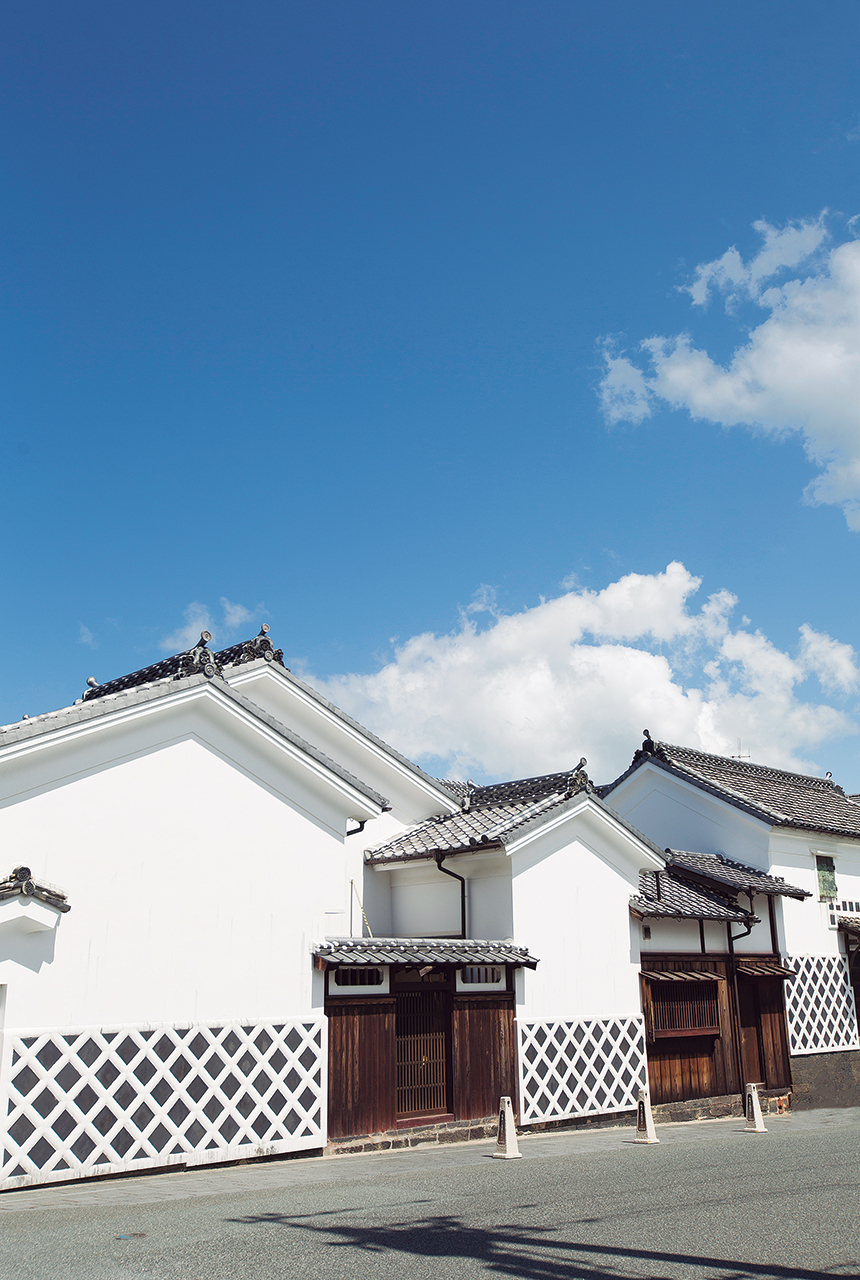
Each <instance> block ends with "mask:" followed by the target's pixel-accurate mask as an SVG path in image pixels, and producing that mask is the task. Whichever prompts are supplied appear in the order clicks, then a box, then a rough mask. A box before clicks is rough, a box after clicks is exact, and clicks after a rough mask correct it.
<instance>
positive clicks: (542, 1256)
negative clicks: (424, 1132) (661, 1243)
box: [228, 1210, 858, 1280]
mask: <svg viewBox="0 0 860 1280" xmlns="http://www.w3.org/2000/svg"><path fill="white" fill-rule="evenodd" d="M342 1212H343V1211H342V1210H327V1211H324V1212H322V1213H319V1214H301V1215H296V1216H293V1215H290V1214H284V1213H260V1214H247V1215H246V1216H244V1217H241V1218H230V1219H228V1221H230V1222H234V1223H239V1224H243V1225H254V1226H276V1227H277V1226H279V1227H285V1228H288V1229H290V1230H293V1231H301V1232H307V1233H310V1234H314V1235H317V1236H319V1237H328V1238H327V1240H326V1241H325V1243H326V1244H328V1246H329V1247H330V1248H333V1249H343V1248H348V1249H356V1250H358V1251H359V1252H363V1253H376V1254H381V1253H400V1254H402V1255H405V1256H411V1257H413V1258H416V1259H418V1258H451V1259H459V1260H461V1261H464V1262H465V1261H469V1260H471V1261H473V1262H476V1263H481V1264H483V1266H484V1267H485V1269H486V1270H487V1271H491V1272H495V1273H497V1274H499V1275H509V1276H515V1277H517V1280H600V1277H627V1278H628V1280H629V1278H630V1277H631V1276H635V1277H636V1280H677V1277H678V1275H679V1273H683V1272H684V1271H696V1272H701V1273H704V1274H706V1275H707V1276H709V1277H711V1276H713V1277H714V1278H715V1280H821V1277H822V1276H823V1275H845V1276H856V1275H858V1270H857V1267H856V1264H855V1263H853V1262H852V1263H851V1264H848V1263H846V1264H840V1265H837V1266H834V1267H830V1268H825V1269H824V1270H822V1269H820V1268H816V1269H814V1270H812V1269H809V1268H804V1267H792V1266H782V1265H778V1264H776V1263H759V1262H741V1261H737V1260H733V1259H729V1258H714V1257H710V1256H706V1255H699V1254H688V1253H674V1252H671V1251H665V1252H664V1251H656V1250H651V1249H636V1248H630V1247H624V1246H617V1245H610V1244H605V1245H597V1244H585V1243H583V1242H582V1241H578V1240H559V1239H558V1238H557V1235H558V1231H557V1228H554V1227H534V1226H528V1227H526V1226H523V1225H518V1224H513V1223H510V1224H494V1225H493V1226H492V1227H478V1226H469V1225H468V1224H466V1223H465V1222H463V1220H462V1219H460V1218H458V1217H455V1216H453V1215H437V1216H433V1217H427V1218H421V1219H418V1220H414V1219H413V1220H412V1221H409V1222H393V1223H386V1224H379V1225H352V1224H349V1223H344V1222H342V1221H341V1222H334V1221H329V1220H328V1219H332V1218H339V1217H341V1216H342ZM332 1237H333V1238H332ZM849 1267H850V1269H848V1268H849Z"/></svg>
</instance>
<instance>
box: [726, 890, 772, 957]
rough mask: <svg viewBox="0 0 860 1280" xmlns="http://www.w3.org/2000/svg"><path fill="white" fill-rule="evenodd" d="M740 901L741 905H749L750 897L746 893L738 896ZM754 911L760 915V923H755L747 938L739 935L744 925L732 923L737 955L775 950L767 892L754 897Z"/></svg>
mask: <svg viewBox="0 0 860 1280" xmlns="http://www.w3.org/2000/svg"><path fill="white" fill-rule="evenodd" d="M738 902H740V904H741V906H743V907H748V906H749V898H747V897H746V896H745V895H744V894H740V895H739V896H738ZM753 911H754V912H755V914H756V915H757V916H758V917H759V920H760V923H759V924H754V925H753V928H752V933H750V934H748V935H747V937H746V938H738V937H737V935H738V934H739V933H740V932H741V930H742V929H743V925H740V924H733V925H732V936H733V937H734V938H735V943H734V948H735V954H736V955H750V954H753V953H757V954H759V955H761V954H762V953H768V954H769V953H770V952H772V951H773V944H772V939H771V934H770V916H769V915H768V908H767V894H764V893H757V894H756V895H755V897H754V898H753Z"/></svg>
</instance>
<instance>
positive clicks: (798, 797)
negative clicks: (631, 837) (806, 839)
mask: <svg viewBox="0 0 860 1280" xmlns="http://www.w3.org/2000/svg"><path fill="white" fill-rule="evenodd" d="M648 761H651V762H653V763H655V764H656V765H658V766H659V767H661V768H664V769H667V770H668V771H669V772H670V773H674V774H676V775H677V776H679V777H683V778H686V779H687V781H689V782H692V783H693V784H694V785H696V786H700V787H702V788H703V789H704V790H706V791H710V792H712V793H713V794H715V795H718V796H720V797H722V798H723V799H725V800H727V801H728V802H729V803H730V804H733V805H735V806H736V807H737V808H740V809H744V810H746V811H747V812H748V813H751V814H752V815H753V816H755V817H758V818H760V819H762V820H763V821H765V822H767V823H769V824H770V825H771V826H777V827H800V828H802V829H803V830H805V831H821V832H827V833H828V834H831V835H839V836H851V837H854V838H857V839H860V804H857V803H856V801H855V800H853V799H852V798H851V797H849V796H847V795H846V794H845V792H844V791H843V790H842V788H841V787H840V786H838V785H837V784H836V783H835V782H833V780H832V779H831V778H815V777H812V776H810V775H808V774H803V773H789V772H788V771H787V770H784V769H771V768H768V767H767V766H766V765H760V764H750V762H749V761H748V760H734V759H731V758H730V757H728V756H714V755H709V754H708V753H707V752H705V751H695V750H693V749H691V748H689V747H678V746H674V745H673V744H672V743H669V742H656V741H654V740H653V739H652V738H651V737H650V736H646V738H645V741H644V743H643V744H642V747H641V748H640V749H639V750H638V751H637V752H636V754H635V755H634V757H633V763H632V764H631V766H630V768H629V769H628V770H627V771H626V772H625V773H623V774H622V775H621V777H620V778H617V779H616V780H615V782H613V783H610V785H609V786H608V787H602V788H601V795H604V796H607V795H610V794H611V793H612V791H613V790H614V789H615V788H616V787H617V786H618V785H619V783H620V782H622V781H623V780H624V779H625V778H627V777H629V776H630V774H631V773H633V772H634V770H636V769H638V768H639V767H640V766H641V765H642V764H644V763H646V762H648Z"/></svg>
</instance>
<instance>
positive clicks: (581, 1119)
mask: <svg viewBox="0 0 860 1280" xmlns="http://www.w3.org/2000/svg"><path fill="white" fill-rule="evenodd" d="M857 1056H858V1058H860V1054H858V1055H857ZM759 1098H760V1100H761V1109H762V1114H763V1115H783V1114H785V1113H786V1112H787V1111H788V1110H789V1109H790V1107H791V1094H790V1093H785V1092H784V1091H783V1092H780V1091H779V1090H772V1091H771V1092H769V1093H768V1092H766V1091H764V1090H762V1092H761V1093H759ZM820 1105H821V1106H829V1105H836V1104H830V1103H821V1104H820ZM844 1105H845V1106H849V1105H854V1104H849V1103H845V1104H844ZM653 1112H654V1120H655V1123H656V1124H674V1123H677V1122H678V1121H679V1120H717V1119H721V1118H723V1117H726V1116H737V1117H738V1119H740V1120H742V1119H743V1118H744V1101H743V1098H742V1097H741V1096H740V1094H736V1093H732V1094H728V1095H726V1096H725V1097H720V1098H694V1099H693V1100H692V1101H690V1102H666V1103H663V1104H662V1105H661V1106H658V1107H654V1108H653ZM498 1123H499V1121H498V1116H485V1117H484V1118H483V1119H481V1120H451V1121H448V1122H447V1123H445V1124H427V1125H420V1126H419V1125H416V1126H415V1128H410V1129H390V1130H389V1131H388V1132H387V1133H365V1134H360V1135H357V1136H356V1137H352V1138H337V1139H334V1140H332V1141H330V1142H329V1144H328V1146H327V1147H326V1155H330V1156H347V1155H358V1154H359V1153H361V1152H367V1151H401V1150H404V1149H406V1148H408V1147H423V1146H447V1145H448V1144H449V1143H452V1142H475V1141H479V1140H482V1139H486V1138H495V1136H496V1132H497V1129H498ZM635 1126H636V1112H635V1111H613V1112H611V1113H609V1114H607V1115H597V1116H573V1117H571V1118H570V1119H568V1120H547V1121H544V1122H542V1123H540V1124H527V1125H519V1124H518V1125H517V1132H518V1133H554V1132H563V1131H565V1130H572V1129H618V1128H627V1127H633V1128H635Z"/></svg>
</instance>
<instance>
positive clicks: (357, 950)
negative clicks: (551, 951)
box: [312, 938, 538, 969]
mask: <svg viewBox="0 0 860 1280" xmlns="http://www.w3.org/2000/svg"><path fill="white" fill-rule="evenodd" d="M312 950H313V955H314V959H315V961H316V962H317V965H318V967H320V968H323V969H328V968H329V967H331V966H334V965H349V964H355V965H369V964H408V965H416V964H422V965H423V964H454V965H491V964H497V965H505V964H512V965H514V966H515V967H517V968H526V969H535V968H537V964H538V961H537V959H536V958H535V957H534V956H532V955H529V952H528V950H527V949H526V948H525V947H518V946H516V945H515V944H514V943H513V942H484V941H483V940H482V939H473V938H330V939H328V940H327V941H326V942H319V943H317V944H316V945H315V946H314V947H313V948H312Z"/></svg>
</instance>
